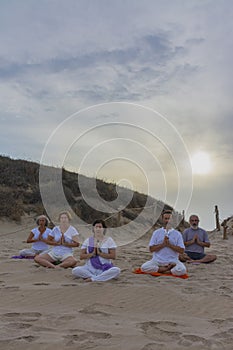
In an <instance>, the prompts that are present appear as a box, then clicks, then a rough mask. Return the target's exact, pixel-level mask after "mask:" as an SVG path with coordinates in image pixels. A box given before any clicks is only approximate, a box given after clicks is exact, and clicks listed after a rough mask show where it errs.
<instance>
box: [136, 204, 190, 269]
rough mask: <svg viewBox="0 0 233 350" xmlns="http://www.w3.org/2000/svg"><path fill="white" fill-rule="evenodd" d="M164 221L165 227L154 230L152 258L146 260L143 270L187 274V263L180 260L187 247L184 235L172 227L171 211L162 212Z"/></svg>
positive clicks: (150, 247)
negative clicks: (180, 255)
mask: <svg viewBox="0 0 233 350" xmlns="http://www.w3.org/2000/svg"><path fill="white" fill-rule="evenodd" d="M162 221H163V224H164V227H163V228H159V229H158V230H155V231H154V232H153V234H152V237H151V240H150V243H149V249H150V252H151V253H153V257H152V260H150V261H147V262H145V263H144V264H143V265H142V266H141V270H142V271H144V272H161V273H169V272H170V273H172V274H173V275H176V276H182V275H184V274H186V267H185V265H184V264H183V263H182V262H181V261H179V254H183V253H184V248H185V246H184V242H183V238H182V235H181V233H180V232H179V231H177V230H175V229H174V228H172V212H171V211H164V212H163V213H162Z"/></svg>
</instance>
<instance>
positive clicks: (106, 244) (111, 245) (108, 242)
mask: <svg viewBox="0 0 233 350" xmlns="http://www.w3.org/2000/svg"><path fill="white" fill-rule="evenodd" d="M88 246H89V238H87V239H85V241H84V242H83V244H82V247H81V249H86V252H87V253H89V252H88ZM99 248H100V249H101V252H103V253H106V254H108V252H109V251H108V250H109V249H116V248H117V245H116V243H115V242H114V240H113V239H112V238H111V237H105V238H104V240H103V241H102V243H101V245H100V247H99ZM99 259H100V262H101V263H102V264H108V263H111V260H110V259H106V258H103V257H101V256H99ZM86 264H87V265H90V266H92V265H91V262H90V259H87V262H86Z"/></svg>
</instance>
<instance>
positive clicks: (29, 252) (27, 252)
mask: <svg viewBox="0 0 233 350" xmlns="http://www.w3.org/2000/svg"><path fill="white" fill-rule="evenodd" d="M48 251H49V250H48V249H45V250H37V249H33V248H30V249H23V250H20V252H19V255H21V256H35V255H36V254H41V253H46V252H48Z"/></svg>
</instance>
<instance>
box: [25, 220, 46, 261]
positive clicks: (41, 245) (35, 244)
mask: <svg viewBox="0 0 233 350" xmlns="http://www.w3.org/2000/svg"><path fill="white" fill-rule="evenodd" d="M48 223H49V220H48V218H47V217H46V216H45V215H40V216H38V217H37V219H36V224H37V227H35V228H33V229H32V230H31V232H30V234H29V236H28V239H27V243H32V246H31V248H30V249H23V250H21V251H20V252H19V255H20V256H21V257H25V258H26V257H34V256H35V255H37V254H40V253H42V252H45V251H47V250H48V249H49V246H48V245H47V243H46V242H47V239H48V235H49V234H50V233H51V230H50V229H49V228H48V227H47V226H48Z"/></svg>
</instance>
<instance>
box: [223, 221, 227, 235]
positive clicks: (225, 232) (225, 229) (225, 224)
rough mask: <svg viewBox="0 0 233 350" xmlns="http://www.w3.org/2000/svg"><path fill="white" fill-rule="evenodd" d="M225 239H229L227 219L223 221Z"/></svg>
mask: <svg viewBox="0 0 233 350" xmlns="http://www.w3.org/2000/svg"><path fill="white" fill-rule="evenodd" d="M223 239H227V223H226V220H225V221H224V223H223Z"/></svg>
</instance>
